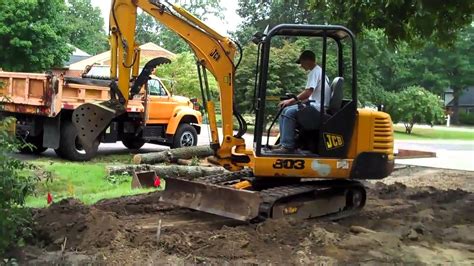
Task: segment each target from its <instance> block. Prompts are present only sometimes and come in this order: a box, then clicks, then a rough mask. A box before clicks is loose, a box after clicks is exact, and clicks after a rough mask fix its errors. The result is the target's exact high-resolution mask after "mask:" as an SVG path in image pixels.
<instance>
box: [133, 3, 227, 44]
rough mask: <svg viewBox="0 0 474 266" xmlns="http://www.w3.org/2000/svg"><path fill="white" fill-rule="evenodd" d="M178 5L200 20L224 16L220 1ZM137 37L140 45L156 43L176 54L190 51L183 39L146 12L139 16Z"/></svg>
mask: <svg viewBox="0 0 474 266" xmlns="http://www.w3.org/2000/svg"><path fill="white" fill-rule="evenodd" d="M176 3H177V4H179V5H181V6H182V7H183V8H185V9H186V10H188V11H189V12H190V13H191V14H193V15H194V16H196V17H197V18H200V19H205V18H206V17H207V16H208V15H216V16H222V10H223V9H224V8H223V7H222V5H221V3H220V1H219V0H179V1H176ZM136 36H137V41H138V43H140V44H144V43H147V42H154V43H156V44H159V45H161V46H163V47H164V48H166V49H167V50H170V51H172V52H174V53H182V52H186V51H190V49H189V47H188V45H187V43H186V42H185V41H184V40H183V39H182V38H181V37H179V36H178V35H177V34H175V33H174V32H172V31H171V30H169V29H168V28H166V27H164V26H163V25H161V24H160V23H158V22H157V21H156V20H155V19H154V18H153V17H151V16H150V15H148V14H147V13H145V12H142V13H140V14H138V16H137V27H136Z"/></svg>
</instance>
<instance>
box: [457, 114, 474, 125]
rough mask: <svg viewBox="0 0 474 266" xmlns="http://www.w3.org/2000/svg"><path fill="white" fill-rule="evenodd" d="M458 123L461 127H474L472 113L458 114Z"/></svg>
mask: <svg viewBox="0 0 474 266" xmlns="http://www.w3.org/2000/svg"><path fill="white" fill-rule="evenodd" d="M459 123H461V124H463V125H471V126H474V114H472V113H460V114H459Z"/></svg>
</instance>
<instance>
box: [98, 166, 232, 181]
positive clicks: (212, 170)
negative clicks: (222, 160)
mask: <svg viewBox="0 0 474 266" xmlns="http://www.w3.org/2000/svg"><path fill="white" fill-rule="evenodd" d="M106 171H107V174H108V175H126V174H128V175H131V174H132V173H133V171H137V172H142V171H155V173H156V175H158V176H160V177H165V178H166V177H185V178H188V179H194V178H198V177H201V176H208V175H217V174H223V173H226V172H227V171H226V170H225V169H224V168H222V167H200V166H183V165H149V164H141V165H109V166H106Z"/></svg>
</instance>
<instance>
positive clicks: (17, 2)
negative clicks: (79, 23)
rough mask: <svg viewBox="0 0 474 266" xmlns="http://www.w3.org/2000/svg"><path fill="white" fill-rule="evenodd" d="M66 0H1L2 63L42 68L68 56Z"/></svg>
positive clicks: (27, 68)
mask: <svg viewBox="0 0 474 266" xmlns="http://www.w3.org/2000/svg"><path fill="white" fill-rule="evenodd" d="M64 11H65V4H64V1H63V0H2V1H0V40H2V41H1V42H0V51H2V53H0V67H1V68H3V69H4V70H9V71H34V72H39V71H43V70H47V69H50V68H51V67H53V66H61V65H62V64H63V62H64V61H65V60H67V59H68V57H69V54H70V52H71V48H69V47H68V45H67V38H66V37H65V36H67V34H68V28H67V25H66V19H65V16H64Z"/></svg>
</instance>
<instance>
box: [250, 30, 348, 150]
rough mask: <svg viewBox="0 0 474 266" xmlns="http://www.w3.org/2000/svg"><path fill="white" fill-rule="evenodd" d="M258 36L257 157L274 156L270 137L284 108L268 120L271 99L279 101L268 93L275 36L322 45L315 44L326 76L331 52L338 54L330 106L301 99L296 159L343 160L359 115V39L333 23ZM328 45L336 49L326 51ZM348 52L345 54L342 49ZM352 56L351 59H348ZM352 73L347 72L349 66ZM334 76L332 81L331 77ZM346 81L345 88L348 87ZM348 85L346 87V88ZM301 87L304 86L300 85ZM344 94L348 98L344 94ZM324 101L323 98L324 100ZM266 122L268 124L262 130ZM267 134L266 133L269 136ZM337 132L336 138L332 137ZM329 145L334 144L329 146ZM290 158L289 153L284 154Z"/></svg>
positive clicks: (335, 55)
mask: <svg viewBox="0 0 474 266" xmlns="http://www.w3.org/2000/svg"><path fill="white" fill-rule="evenodd" d="M256 36H260V38H258V39H254V42H255V43H257V45H259V46H260V49H259V50H260V51H261V53H260V58H259V65H260V69H259V73H258V78H259V81H258V86H257V88H256V90H257V93H256V99H255V101H256V106H258V108H257V110H256V111H257V112H256V124H255V135H254V143H255V149H256V156H275V153H274V152H272V149H271V147H272V145H270V144H278V140H277V141H276V143H271V141H270V136H271V132H272V131H273V129H274V126H275V124H276V121H277V120H278V118H279V115H280V113H281V111H282V110H279V112H278V113H277V115H276V116H274V119H273V121H271V123H267V122H268V121H265V120H266V118H267V117H269V116H270V115H269V114H268V112H269V111H270V112H271V111H272V110H268V108H266V107H267V106H268V105H272V104H273V105H275V102H271V101H269V100H268V99H269V98H270V99H272V98H273V99H275V97H272V95H270V96H268V95H267V94H268V93H267V92H268V91H269V88H268V79H269V77H270V76H271V74H272V73H270V72H271V70H270V69H271V68H270V66H269V65H270V64H271V58H270V57H271V55H270V50H271V49H272V45H271V44H272V39H278V38H288V37H289V38H310V39H312V40H311V42H310V43H317V44H319V47H318V48H316V47H315V48H313V47H311V48H313V49H311V48H310V50H314V52H315V54H316V60H317V62H318V65H319V66H320V67H321V68H322V76H323V77H324V76H329V73H328V72H329V71H328V69H327V65H328V64H327V58H328V56H334V57H335V60H336V68H337V69H332V72H333V75H335V77H334V78H333V79H332V82H330V83H329V84H330V92H331V96H330V102H329V107H328V108H325V107H324V106H323V104H321V107H320V108H319V110H323V111H322V112H319V111H317V110H316V109H315V108H314V107H311V105H309V104H305V103H298V106H299V111H298V113H297V118H296V125H297V129H296V131H297V132H296V147H297V149H296V150H295V154H294V155H289V156H295V157H301V156H303V157H315V158H316V157H330V158H344V157H345V156H346V155H347V152H348V148H349V146H350V141H351V136H352V133H353V130H354V122H355V120H356V119H355V116H356V113H357V77H356V75H357V73H356V71H357V69H356V65H357V62H356V59H357V58H356V53H355V40H354V36H353V34H352V32H351V31H349V30H348V29H347V28H345V27H343V26H333V25H292V24H282V25H279V26H276V27H274V28H273V29H271V30H270V31H269V32H268V33H266V34H257V35H256ZM328 46H330V48H333V50H335V51H331V52H332V53H331V54H330V55H328ZM345 52H346V53H347V55H346V54H344V53H345ZM347 59H349V60H347ZM346 69H347V70H348V71H345V70H346ZM330 80H331V79H330ZM344 85H346V86H344ZM325 86H326V82H322V83H321V87H322V88H321V99H324V98H325V95H324V94H325V92H327V90H325ZM344 89H346V91H344ZM300 90H301V89H300ZM344 96H346V98H344ZM293 97H294V98H296V97H295V95H292V94H288V95H285V96H282V97H281V99H286V98H293ZM321 103H322V102H321ZM266 124H269V125H270V126H269V127H268V128H264V126H265V125H266ZM265 135H266V136H265ZM333 136H337V137H336V138H333ZM328 145H330V147H328ZM285 156H287V154H285Z"/></svg>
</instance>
